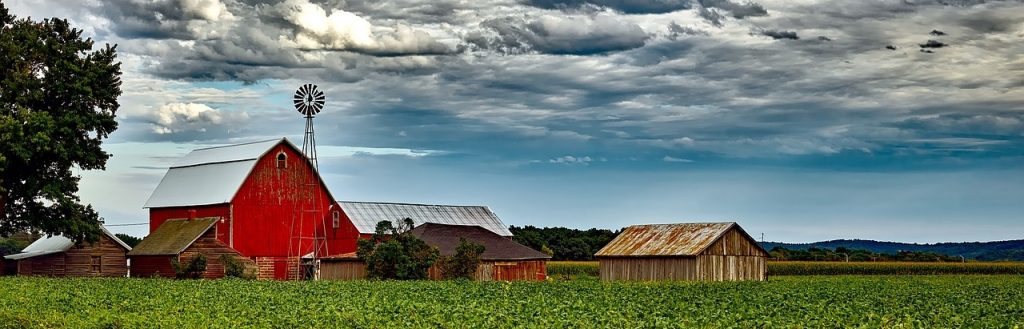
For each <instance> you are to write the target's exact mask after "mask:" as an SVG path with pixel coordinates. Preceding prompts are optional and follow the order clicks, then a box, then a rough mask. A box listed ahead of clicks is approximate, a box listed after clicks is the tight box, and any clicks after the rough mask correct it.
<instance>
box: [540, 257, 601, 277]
mask: <svg viewBox="0 0 1024 329" xmlns="http://www.w3.org/2000/svg"><path fill="white" fill-rule="evenodd" d="M600 275H601V269H600V267H598V263H597V262H596V261H557V262H548V277H551V278H553V279H578V278H581V277H587V276H590V277H598V276H600Z"/></svg>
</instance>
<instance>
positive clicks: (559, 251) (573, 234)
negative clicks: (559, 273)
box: [508, 225, 619, 260]
mask: <svg viewBox="0 0 1024 329" xmlns="http://www.w3.org/2000/svg"><path fill="white" fill-rule="evenodd" d="M508 229H509V231H511V232H512V239H513V240H515V241H516V242H518V243H520V244H522V245H524V246H527V247H530V248H533V249H534V250H540V251H541V252H544V249H545V248H546V249H548V250H549V251H550V252H551V253H550V254H549V255H551V259H552V260H592V259H594V254H595V253H597V251H598V250H601V248H602V247H604V246H605V245H606V244H608V242H611V241H612V239H615V236H617V235H618V234H619V231H614V232H613V231H610V230H603V229H596V228H592V229H589V230H585V231H584V230H577V229H569V228H564V227H545V228H537V227H534V226H529V225H528V226H524V227H517V226H510V227H509V228H508ZM545 253H547V252H545Z"/></svg>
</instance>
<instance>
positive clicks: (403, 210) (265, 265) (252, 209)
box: [132, 138, 512, 280]
mask: <svg viewBox="0 0 1024 329" xmlns="http://www.w3.org/2000/svg"><path fill="white" fill-rule="evenodd" d="M145 208H148V209H149V231H150V236H149V237H146V239H144V240H143V243H145V241H146V240H148V239H151V238H152V239H157V238H160V237H161V235H159V234H156V233H157V232H158V231H159V230H160V228H161V226H163V225H165V224H166V223H169V222H174V221H182V220H187V219H190V218H191V219H193V220H197V219H211V218H212V219H216V220H214V221H213V224H212V226H211V227H210V229H209V230H207V231H203V233H195V234H208V235H209V234H212V236H213V237H214V238H215V240H217V241H219V242H221V243H223V244H224V245H225V246H226V247H227V248H230V249H232V250H234V251H235V252H237V253H238V254H239V255H240V256H241V257H244V258H246V259H248V260H251V261H252V262H253V263H254V264H255V266H256V267H257V268H258V272H257V277H259V278H261V279H279V280H286V279H298V278H303V277H308V274H307V273H304V272H302V273H300V271H299V270H298V269H299V267H300V266H299V264H300V262H301V263H302V264H311V263H313V262H315V261H317V260H316V259H312V258H313V257H311V256H313V255H317V256H319V257H321V258H323V255H341V254H346V253H351V252H355V250H356V241H357V240H358V239H359V238H360V237H366V238H368V237H369V236H370V235H372V234H373V232H374V229H375V228H376V225H377V223H378V222H380V221H382V220H390V221H396V220H401V219H403V218H407V217H408V218H412V219H413V220H414V221H415V222H416V223H417V224H422V223H425V222H435V223H444V224H460V225H480V226H483V227H485V228H487V229H488V230H491V231H493V232H495V233H496V234H498V235H501V236H511V235H512V233H511V232H509V231H508V229H507V228H506V227H505V225H504V224H503V223H502V222H501V220H500V219H498V217H497V216H496V215H494V213H493V212H491V211H490V210H489V209H487V207H476V206H442V205H420V204H404V203H380V202H338V201H335V198H334V197H333V196H332V195H331V193H330V191H329V190H328V188H327V186H326V185H324V183H323V180H322V179H321V178H320V176H319V174H318V173H317V172H316V170H314V169H313V167H312V166H311V165H310V163H309V160H308V158H306V157H305V155H303V154H302V152H301V151H300V150H299V149H298V148H297V147H296V146H295V145H294V144H292V143H291V142H290V141H288V139H284V138H282V139H275V140H269V141H262V142H254V143H245V144H237V145H228V146H221V147H210V148H202V149H197V150H194V151H192V152H190V153H189V154H187V155H185V156H184V157H182V158H181V159H178V160H177V161H176V162H175V163H174V164H173V165H171V166H170V168H169V169H168V170H167V173H166V174H165V175H164V177H163V179H161V181H160V183H159V184H158V185H157V187H156V189H155V190H154V191H153V194H152V195H151V196H150V198H149V200H148V201H147V202H146V205H145ZM190 234H191V233H190ZM189 236H192V237H194V236H193V235H189ZM176 241H177V242H181V241H179V240H176ZM185 242H188V241H185ZM192 242H194V241H192ZM143 246H144V245H143V244H140V247H143ZM179 247H182V246H179ZM148 249H149V247H146V248H143V250H142V251H139V252H137V253H133V254H132V255H133V267H134V266H135V265H136V264H135V263H136V261H135V259H140V260H141V259H147V260H141V261H139V263H138V266H139V268H140V271H139V274H142V273H146V274H150V275H151V274H153V273H156V272H157V271H160V273H161V275H170V274H169V273H167V269H168V267H167V266H166V265H165V264H166V263H167V261H164V260H168V261H169V259H170V258H169V257H172V256H173V255H175V254H174V253H170V254H166V253H168V252H172V251H174V252H178V251H180V250H161V251H160V252H163V253H165V254H160V255H147V254H144V253H145V252H147V251H146V250H148ZM314 250H315V252H314ZM187 254H188V252H184V254H181V256H180V257H185V256H186V255H187ZM155 256H159V257H160V258H163V259H164V260H160V261H158V262H157V263H152V264H150V263H147V261H149V260H152V259H157V258H154V257H155ZM138 257H145V258H138ZM207 258H208V259H209V258H210V257H209V256H208V257H207ZM147 266H150V267H152V268H150V269H146V267H147ZM133 271H134V270H133ZM165 273H166V274H165ZM134 274H135V273H133V276H134Z"/></svg>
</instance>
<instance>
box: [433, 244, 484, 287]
mask: <svg viewBox="0 0 1024 329" xmlns="http://www.w3.org/2000/svg"><path fill="white" fill-rule="evenodd" d="M485 249H486V248H484V246H482V245H480V244H478V243H475V242H473V241H469V240H466V239H465V238H459V246H458V247H455V254H454V255H451V256H441V257H440V258H439V259H438V264H439V265H440V266H439V267H440V268H441V277H443V278H445V279H473V275H474V274H476V268H477V267H479V266H480V255H482V254H483V253H484V250H485Z"/></svg>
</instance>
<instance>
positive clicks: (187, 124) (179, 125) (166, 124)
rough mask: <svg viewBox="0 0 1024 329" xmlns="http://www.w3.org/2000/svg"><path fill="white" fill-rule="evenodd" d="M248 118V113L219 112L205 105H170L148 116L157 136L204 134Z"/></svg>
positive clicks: (165, 105)
mask: <svg viewBox="0 0 1024 329" xmlns="http://www.w3.org/2000/svg"><path fill="white" fill-rule="evenodd" d="M248 118H249V115H248V113H245V112H242V113H233V112H221V111H218V110H215V109H213V108H211V107H209V106H206V105H205V104H198V103H170V104H164V105H163V106H160V108H159V109H157V110H156V111H153V112H151V113H150V114H149V115H148V119H149V122H150V124H151V125H152V130H153V132H154V133H157V134H161V135H163V134H172V133H179V132H188V131H193V132H206V131H207V129H209V128H211V127H215V126H221V125H224V124H235V123H238V122H239V121H245V120H247V119H248Z"/></svg>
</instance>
